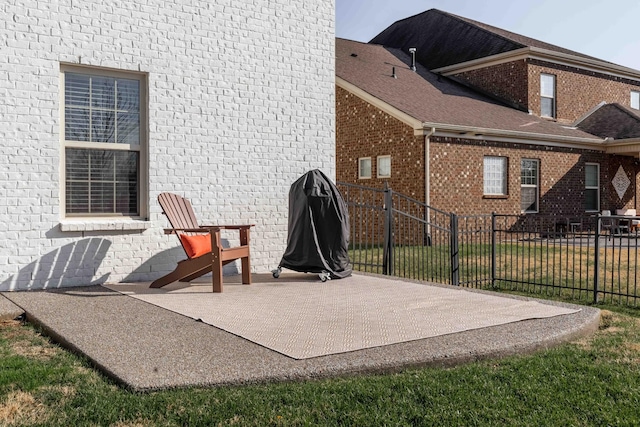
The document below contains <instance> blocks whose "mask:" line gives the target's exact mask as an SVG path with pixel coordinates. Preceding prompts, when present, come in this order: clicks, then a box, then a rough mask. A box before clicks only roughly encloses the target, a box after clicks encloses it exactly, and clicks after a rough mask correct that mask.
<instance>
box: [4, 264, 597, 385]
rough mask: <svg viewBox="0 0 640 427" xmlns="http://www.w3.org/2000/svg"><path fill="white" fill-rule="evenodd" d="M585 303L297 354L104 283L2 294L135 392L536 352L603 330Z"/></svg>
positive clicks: (7, 309)
mask: <svg viewBox="0 0 640 427" xmlns="http://www.w3.org/2000/svg"><path fill="white" fill-rule="evenodd" d="M360 277H362V278H363V279H362V280H366V276H360ZM501 295H502V294H501ZM502 296H505V297H507V298H511V297H508V296H506V295H502ZM513 298H518V297H513ZM540 302H542V303H545V304H551V305H559V306H569V307H575V306H572V305H569V304H564V303H558V302H549V301H540ZM580 308H581V310H580V311H579V312H577V313H575V314H570V315H564V316H557V317H552V318H547V319H535V320H526V321H521V322H515V323H510V324H506V325H500V326H494V327H489V328H483V329H476V330H471V331H466V332H460V333H455V334H449V335H443V336H438V337H433V338H427V339H421V340H416V341H411V342H403V343H399V344H393V345H387V346H382V347H376V348H369V349H364V350H357V351H352V352H349V353H341V354H334V355H329V356H322V357H316V358H311V359H303V360H295V359H292V358H289V357H287V356H284V355H282V354H280V353H277V352H275V351H272V350H270V349H268V348H265V347H262V346H260V345H258V344H254V343H252V342H250V341H247V340H245V339H243V338H240V337H238V336H236V335H233V334H230V333H228V332H225V331H223V330H221V329H217V328H215V327H212V326H209V325H206V324H204V323H202V322H198V321H194V320H192V319H190V318H187V317H185V316H182V315H180V314H176V313H174V312H171V311H168V310H165V309H162V308H159V307H157V306H154V305H151V304H148V303H145V302H143V301H140V300H137V299H134V298H131V297H127V296H125V295H122V294H119V293H117V292H114V291H111V290H109V289H106V288H104V287H101V286H90V287H79V288H66V289H61V290H55V291H28V292H7V293H4V294H1V295H0V318H3V317H4V318H7V317H11V316H13V317H15V316H17V315H19V314H20V313H22V312H25V313H26V316H27V319H28V320H29V321H31V322H33V323H36V324H39V325H40V326H42V327H43V328H44V330H45V331H46V332H47V333H48V334H50V335H51V336H52V337H53V339H54V340H56V341H58V342H60V343H61V344H62V345H64V346H66V347H68V348H70V349H71V350H73V351H76V352H78V353H81V354H84V355H85V356H86V357H88V358H89V359H90V360H91V361H92V362H93V363H94V364H95V366H96V367H98V368H99V369H101V370H102V371H104V372H105V373H106V374H107V375H108V376H110V377H111V378H113V379H115V380H116V381H117V382H119V383H120V384H122V385H125V386H127V387H129V388H131V389H134V390H153V389H162V388H168V387H185V386H192V385H196V386H215V385H224V384H246V383H256V382H269V381H287V380H300V379H310V378H321V377H331V376H338V375H352V374H358V373H364V372H388V371H397V370H399V369H402V368H406V367H409V366H451V365H454V364H459V363H464V362H470V361H474V360H479V359H486V358H496V357H502V356H506V355H511V354H517V353H526V352H532V351H535V350H538V349H541V348H546V347H549V346H552V345H557V344H559V343H561V342H565V341H568V340H572V339H575V338H577V337H579V336H582V335H586V334H589V333H592V332H593V331H595V330H596V329H597V327H598V324H599V318H600V311H599V310H598V309H595V308H591V307H584V306H580Z"/></svg>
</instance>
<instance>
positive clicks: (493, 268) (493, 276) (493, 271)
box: [491, 212, 496, 288]
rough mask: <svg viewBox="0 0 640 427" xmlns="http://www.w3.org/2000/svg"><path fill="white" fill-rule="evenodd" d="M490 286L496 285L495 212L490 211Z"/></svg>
mask: <svg viewBox="0 0 640 427" xmlns="http://www.w3.org/2000/svg"><path fill="white" fill-rule="evenodd" d="M491 287H492V288H495V287H496V213H495V212H491Z"/></svg>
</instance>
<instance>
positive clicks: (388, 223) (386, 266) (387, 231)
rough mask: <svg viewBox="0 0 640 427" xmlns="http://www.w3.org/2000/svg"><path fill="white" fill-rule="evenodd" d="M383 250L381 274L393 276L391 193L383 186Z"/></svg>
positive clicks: (386, 186)
mask: <svg viewBox="0 0 640 427" xmlns="http://www.w3.org/2000/svg"><path fill="white" fill-rule="evenodd" d="M384 210H385V216H384V217H385V218H384V248H383V255H382V257H383V260H382V274H386V275H387V276H392V275H393V191H392V190H391V189H390V188H389V187H388V185H387V183H386V182H385V184H384Z"/></svg>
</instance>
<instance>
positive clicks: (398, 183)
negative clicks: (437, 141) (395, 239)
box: [336, 87, 425, 200]
mask: <svg viewBox="0 0 640 427" xmlns="http://www.w3.org/2000/svg"><path fill="white" fill-rule="evenodd" d="M386 155H390V156H391V178H377V176H376V175H377V174H376V171H377V169H376V168H377V163H376V158H377V157H378V156H386ZM361 157H371V175H372V177H371V179H358V159H359V158H361ZM336 179H337V180H338V181H342V182H349V183H354V184H359V185H365V186H367V187H373V188H384V184H385V182H386V183H388V185H389V186H390V187H391V188H393V189H396V188H397V189H400V188H401V189H402V192H403V193H404V194H406V195H408V196H411V197H413V198H415V199H418V200H424V182H425V180H424V137H423V136H415V135H414V134H413V129H412V128H411V127H410V126H407V125H406V124H404V123H403V122H401V121H400V120H398V119H396V118H394V117H392V116H390V115H389V114H387V113H385V112H384V111H382V110H380V109H379V108H377V107H375V106H373V105H371V104H369V103H367V102H365V101H363V100H362V99H360V98H359V97H357V96H356V95H353V94H351V93H350V92H348V91H346V90H344V89H342V88H340V87H337V88H336Z"/></svg>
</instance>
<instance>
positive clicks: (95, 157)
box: [65, 148, 140, 215]
mask: <svg viewBox="0 0 640 427" xmlns="http://www.w3.org/2000/svg"><path fill="white" fill-rule="evenodd" d="M65 152H66V167H65V169H66V192H67V193H66V211H67V213H103V214H106V213H110V214H116V213H117V214H124V215H138V213H139V212H138V182H139V170H140V162H139V154H138V152H136V151H116V150H91V149H76V148H67V149H66V151H65Z"/></svg>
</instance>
